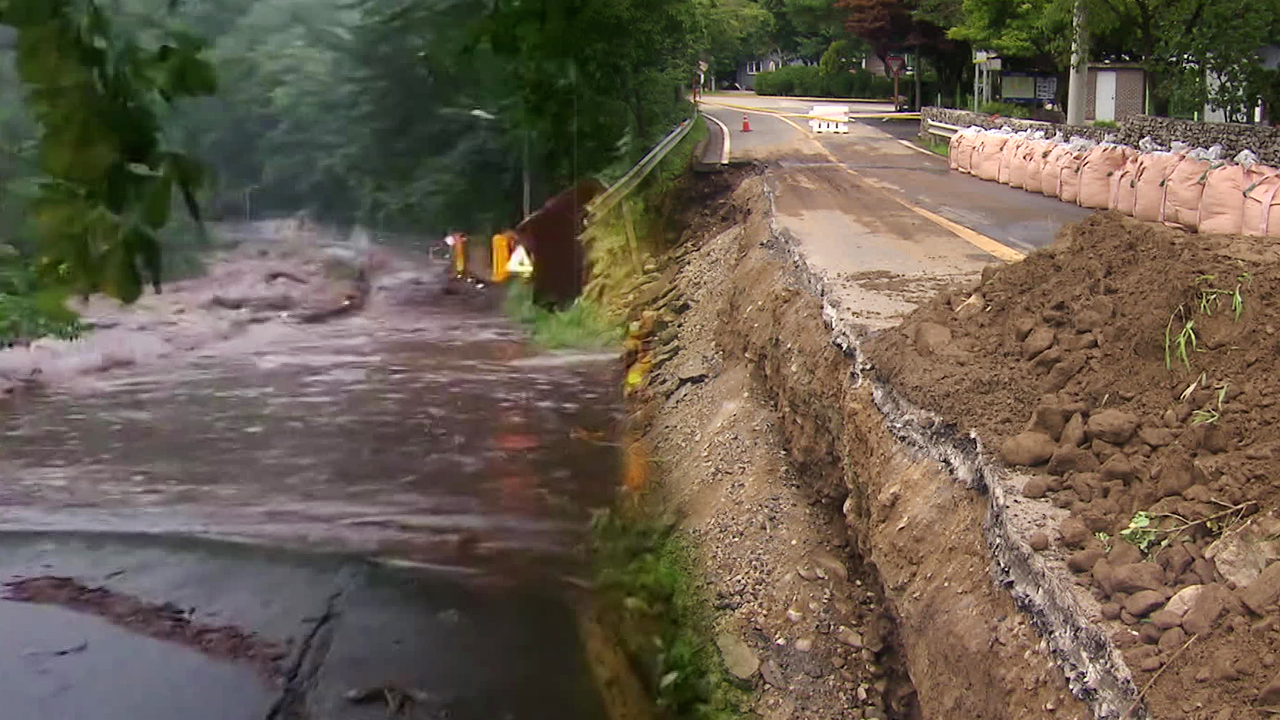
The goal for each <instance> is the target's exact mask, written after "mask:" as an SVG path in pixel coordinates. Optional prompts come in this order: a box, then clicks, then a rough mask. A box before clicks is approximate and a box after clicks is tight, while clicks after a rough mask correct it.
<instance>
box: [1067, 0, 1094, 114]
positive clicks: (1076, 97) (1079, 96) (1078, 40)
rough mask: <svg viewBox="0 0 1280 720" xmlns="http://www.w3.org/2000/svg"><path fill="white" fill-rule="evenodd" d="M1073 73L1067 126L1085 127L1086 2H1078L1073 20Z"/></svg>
mask: <svg viewBox="0 0 1280 720" xmlns="http://www.w3.org/2000/svg"><path fill="white" fill-rule="evenodd" d="M1072 31H1073V32H1072V34H1071V71H1070V74H1069V75H1068V77H1067V124H1068V125H1083V124H1084V115H1085V107H1084V102H1085V94H1086V93H1087V92H1088V91H1087V90H1086V89H1085V85H1087V84H1088V83H1089V65H1088V60H1089V21H1088V18H1087V17H1086V15H1085V8H1084V0H1076V8H1075V16H1074V18H1073V19H1072Z"/></svg>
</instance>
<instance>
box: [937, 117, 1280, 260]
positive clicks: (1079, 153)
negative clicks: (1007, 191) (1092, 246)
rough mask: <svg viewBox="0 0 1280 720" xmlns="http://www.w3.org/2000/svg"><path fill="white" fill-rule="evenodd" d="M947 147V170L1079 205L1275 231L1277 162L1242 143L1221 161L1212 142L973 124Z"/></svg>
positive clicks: (1204, 227)
mask: <svg viewBox="0 0 1280 720" xmlns="http://www.w3.org/2000/svg"><path fill="white" fill-rule="evenodd" d="M950 150H951V152H950V164H951V167H952V168H953V169H955V170H959V171H961V172H965V173H969V174H972V175H976V176H977V177H979V178H982V179H983V180H993V181H997V182H1000V183H1004V184H1007V185H1010V186H1012V187H1021V188H1024V189H1026V190H1028V191H1029V192H1039V193H1042V194H1044V195H1046V196H1049V197H1057V198H1059V199H1061V200H1063V201H1064V202H1070V203H1076V204H1078V205H1080V206H1081V207H1086V208H1098V209H1106V208H1110V209H1112V210H1117V211H1119V212H1122V213H1124V214H1126V215H1131V216H1133V217H1135V218H1137V219H1139V220H1146V221H1148V222H1163V223H1164V224H1166V225H1169V226H1171V227H1178V228H1184V229H1187V230H1198V231H1199V232H1203V233H1213V234H1227V235H1232V234H1245V235H1250V236H1255V237H1261V236H1271V237H1280V170H1277V169H1275V168H1269V167H1265V166H1262V165H1258V164H1257V156H1255V155H1254V154H1253V153H1251V152H1248V151H1245V152H1242V153H1240V155H1238V156H1237V157H1236V158H1235V162H1227V161H1225V160H1224V159H1223V158H1222V147H1221V146H1218V145H1215V146H1214V147H1212V148H1210V149H1208V150H1204V149H1200V148H1195V149H1193V148H1191V147H1189V146H1188V145H1186V144H1185V143H1174V144H1173V147H1172V148H1170V149H1168V150H1166V149H1165V148H1162V147H1160V146H1158V145H1156V144H1155V143H1154V142H1153V141H1152V140H1151V138H1143V140H1142V141H1141V142H1140V143H1139V149H1138V150H1135V149H1133V148H1131V147H1127V146H1124V145H1119V144H1117V143H1115V142H1114V138H1113V137H1108V138H1107V139H1106V141H1104V142H1103V143H1101V144H1099V143H1096V142H1095V141H1093V140H1090V139H1088V138H1081V137H1074V138H1072V139H1071V141H1070V142H1064V141H1063V138H1062V134H1061V133H1058V134H1057V135H1055V136H1054V137H1053V138H1045V137H1044V133H1043V132H1042V131H1036V132H1034V133H1033V132H1030V131H1025V130H1024V131H1021V132H1014V131H1013V130H1012V129H1010V128H1008V127H1005V128H1002V129H1000V130H985V129H983V128H980V127H977V126H973V127H969V128H966V129H964V130H961V131H959V132H957V133H956V134H955V135H954V136H953V137H952V138H951V143H950Z"/></svg>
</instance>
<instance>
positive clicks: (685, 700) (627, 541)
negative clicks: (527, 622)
mask: <svg viewBox="0 0 1280 720" xmlns="http://www.w3.org/2000/svg"><path fill="white" fill-rule="evenodd" d="M592 531H593V532H592V540H593V542H592V549H593V557H594V560H595V565H596V571H597V575H596V585H597V587H598V588H599V589H600V592H601V594H602V595H603V596H604V602H606V603H608V604H609V606H610V608H611V611H612V613H613V614H615V615H618V616H620V621H619V623H618V630H619V632H620V634H621V636H622V640H623V644H624V647H626V649H627V650H628V652H629V653H630V654H631V655H632V656H633V657H635V658H636V659H637V660H638V661H639V662H638V664H639V665H641V666H642V667H644V668H645V669H646V670H647V673H646V675H647V677H646V678H645V679H646V680H648V683H649V686H650V688H651V689H652V690H653V691H654V693H655V694H656V695H657V698H658V704H659V706H660V707H661V708H662V709H663V710H664V711H665V713H666V714H669V715H670V716H671V717H677V718H687V719H688V720H730V719H731V718H737V717H740V714H739V711H738V708H739V707H740V706H741V704H742V702H743V700H744V696H743V693H742V692H741V691H739V690H737V689H735V688H734V687H733V686H732V685H731V684H730V682H729V681H728V678H727V677H726V676H725V672H724V670H723V667H722V664H721V661H720V656H719V653H718V652H717V650H716V647H715V644H714V643H713V642H712V640H711V637H712V635H711V623H710V613H709V612H708V610H707V601H706V598H705V597H703V596H702V595H701V594H700V592H699V590H698V587H699V583H698V581H697V574H698V570H697V569H696V567H695V563H694V561H693V557H692V553H691V552H690V549H689V548H688V547H687V546H686V545H685V544H684V543H683V542H681V540H680V539H679V538H678V537H677V536H676V535H675V534H674V533H673V532H672V529H671V527H670V526H669V525H666V524H663V523H659V522H654V521H652V520H644V519H634V520H628V519H622V518H620V517H619V516H618V515H616V514H614V513H610V512H604V513H600V514H598V515H597V516H596V518H595V519H594V521H593V523H592Z"/></svg>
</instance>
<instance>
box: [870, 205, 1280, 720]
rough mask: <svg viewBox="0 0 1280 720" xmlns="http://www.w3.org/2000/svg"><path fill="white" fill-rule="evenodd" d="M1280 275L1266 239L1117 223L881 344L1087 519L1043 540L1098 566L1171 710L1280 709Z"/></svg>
mask: <svg viewBox="0 0 1280 720" xmlns="http://www.w3.org/2000/svg"><path fill="white" fill-rule="evenodd" d="M1278 270H1280V248H1278V247H1277V245H1276V244H1275V243H1272V242H1269V241H1267V240H1259V239H1255V238H1238V237H1217V236H1200V235H1190V234H1187V233H1183V232H1179V231H1174V230H1169V229H1167V228H1164V227H1161V226H1158V225H1154V224H1148V223H1140V222H1137V221H1133V220H1130V219H1128V218H1124V217H1121V216H1119V215H1118V214H1115V213H1102V214H1099V215H1096V216H1094V217H1092V218H1090V219H1088V220H1086V221H1084V222H1082V223H1080V224H1078V225H1074V226H1069V227H1067V228H1064V230H1063V231H1062V233H1061V235H1060V237H1059V239H1058V242H1057V243H1056V244H1055V246H1054V247H1052V248H1049V249H1047V250H1045V251H1041V252H1039V253H1036V254H1034V255H1031V256H1030V257H1028V258H1027V259H1026V260H1025V261H1024V262H1022V263H1019V264H1016V265H1012V266H1008V267H1005V268H1003V269H999V270H998V271H996V272H991V273H987V274H986V275H985V277H984V281H983V283H982V284H981V285H980V286H979V287H978V288H977V290H976V292H974V293H973V294H972V295H970V293H969V292H951V293H944V294H942V295H940V296H939V297H937V298H935V300H934V301H933V302H931V303H930V304H928V305H927V306H924V307H922V308H921V309H919V310H917V311H916V312H915V313H913V314H912V315H911V316H909V317H908V319H907V321H906V322H905V323H904V324H903V325H902V326H900V327H898V328H895V329H893V330H890V331H886V332H884V333H883V334H881V335H879V336H878V337H875V338H873V339H871V340H870V341H868V342H867V343H866V350H867V352H868V354H869V356H870V359H871V360H872V362H873V363H874V364H875V366H876V368H877V370H878V372H879V373H880V375H881V378H882V379H883V380H884V381H886V382H888V383H890V384H892V385H893V386H894V387H895V388H896V389H897V390H898V391H899V392H901V393H902V394H903V395H905V396H906V397H907V398H908V399H909V400H910V401H912V402H914V403H915V404H917V405H918V406H921V407H923V408H925V409H927V410H930V411H933V412H936V413H938V414H939V415H941V416H942V417H943V418H945V419H946V420H948V421H950V422H953V423H955V424H956V425H957V426H959V428H960V429H962V430H964V431H973V432H976V433H977V436H978V437H979V439H980V442H981V443H982V444H984V445H985V446H986V447H988V448H990V449H993V450H996V451H998V454H999V456H1000V457H1001V459H1002V460H1004V461H1005V463H1006V464H1008V465H1011V466H1023V467H1026V468H1033V469H1031V470H1027V471H1026V477H1025V478H1024V479H1025V484H1024V486H1023V487H1022V493H1023V495H1024V496H1026V497H1028V498H1044V501H1045V502H1048V503H1052V504H1053V505H1056V506H1057V507H1058V508H1064V509H1067V510H1069V511H1070V517H1069V518H1068V519H1067V520H1065V521H1063V522H1061V523H1060V524H1052V525H1046V527H1045V528H1044V531H1043V532H1039V533H1033V534H1032V535H1031V536H1030V537H1029V538H1028V540H1029V544H1030V545H1031V546H1032V548H1034V549H1036V550H1038V551H1041V552H1042V553H1043V554H1044V555H1045V556H1046V557H1048V558H1058V559H1061V560H1064V561H1065V562H1066V563H1067V565H1068V567H1070V569H1071V570H1072V571H1074V572H1076V573H1078V582H1079V583H1080V585H1081V587H1082V588H1084V589H1085V590H1086V591H1087V592H1088V594H1089V595H1091V596H1092V598H1093V600H1095V601H1096V602H1093V603H1090V604H1091V606H1092V608H1093V610H1094V612H1095V613H1096V614H1097V619H1098V621H1099V622H1102V623H1104V626H1106V627H1107V628H1108V631H1109V634H1110V636H1111V638H1112V641H1113V642H1114V643H1115V644H1116V645H1117V646H1118V647H1120V648H1122V649H1123V650H1124V655H1125V658H1126V660H1127V661H1128V664H1129V665H1130V667H1131V668H1132V670H1133V671H1134V672H1135V678H1134V679H1135V681H1136V682H1137V684H1138V685H1139V687H1142V686H1144V685H1146V684H1147V683H1148V682H1151V681H1153V680H1154V682H1153V684H1152V685H1151V687H1150V689H1149V690H1148V691H1147V693H1146V701H1147V703H1148V705H1149V707H1150V709H1151V712H1152V715H1153V716H1156V717H1204V718H1220V717H1236V718H1241V717H1263V716H1265V715H1264V712H1265V711H1262V710H1259V708H1264V707H1270V708H1273V709H1274V707H1275V706H1277V705H1280V676H1277V667H1276V664H1277V659H1278V658H1277V649H1280V611H1278V610H1277V607H1276V600H1277V598H1280V564H1275V563H1274V560H1275V559H1276V558H1277V557H1280V543H1277V542H1276V536H1277V535H1278V534H1280V521H1278V520H1277V519H1276V517H1275V508H1276V506H1277V502H1278V501H1280V479H1278V478H1276V477H1275V476H1274V474H1273V473H1272V472H1271V470H1272V468H1273V467H1274V459H1273V456H1274V454H1275V453H1277V452H1280V428H1277V426H1276V422H1277V420H1278V419H1280V407H1277V405H1276V401H1275V399H1276V396H1277V391H1280V376H1277V374H1276V370H1277V353H1278V352H1280V337H1278V336H1277V335H1276V332H1277V329H1278V328H1280V305H1278V304H1277V300H1280V296H1278V293H1280V272H1277V271H1278ZM1237 293H1238V296H1237ZM1179 336H1181V338H1182V342H1181V343H1180V342H1179ZM1192 336H1194V342H1193V338H1192ZM1166 338H1167V340H1166ZM1180 347H1182V348H1184V349H1185V352H1184V351H1182V350H1180V349H1179V348H1180ZM1045 516H1046V517H1047V516H1048V514H1046V515H1045ZM1144 523H1149V524H1145V525H1144ZM1126 540H1128V542H1127V541H1126ZM1188 643H1190V644H1188ZM1227 711H1230V712H1227ZM1220 713H1225V714H1220ZM1231 713H1234V714H1231Z"/></svg>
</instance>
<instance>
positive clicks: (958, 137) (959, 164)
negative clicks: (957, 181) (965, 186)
mask: <svg viewBox="0 0 1280 720" xmlns="http://www.w3.org/2000/svg"><path fill="white" fill-rule="evenodd" d="M982 133H983V129H982V128H980V127H978V126H977V125H974V126H973V127H970V128H967V129H964V130H961V131H959V132H957V133H956V134H955V135H952V136H951V143H950V145H949V148H948V153H947V154H948V157H949V158H950V162H951V169H952V170H959V171H960V172H962V173H972V172H973V170H972V165H971V163H972V161H973V149H974V146H976V145H977V144H978V138H980V137H981V136H982Z"/></svg>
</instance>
